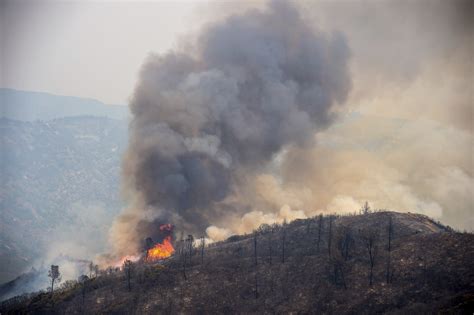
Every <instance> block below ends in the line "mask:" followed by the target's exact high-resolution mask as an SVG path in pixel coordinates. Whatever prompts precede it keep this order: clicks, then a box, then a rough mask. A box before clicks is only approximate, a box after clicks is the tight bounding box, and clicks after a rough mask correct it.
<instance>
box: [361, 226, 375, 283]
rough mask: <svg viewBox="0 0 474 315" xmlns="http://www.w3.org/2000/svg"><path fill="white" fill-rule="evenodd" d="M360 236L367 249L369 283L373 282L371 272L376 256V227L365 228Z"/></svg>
mask: <svg viewBox="0 0 474 315" xmlns="http://www.w3.org/2000/svg"><path fill="white" fill-rule="evenodd" d="M361 238H362V241H363V243H364V246H365V248H366V249H367V255H368V258H369V270H370V271H369V285H372V284H373V274H374V266H375V260H376V257H377V250H378V246H377V242H378V232H377V230H376V229H371V228H369V229H366V230H362V231H361Z"/></svg>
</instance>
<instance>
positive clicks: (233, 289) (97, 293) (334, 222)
mask: <svg viewBox="0 0 474 315" xmlns="http://www.w3.org/2000/svg"><path fill="white" fill-rule="evenodd" d="M183 245H186V244H184V243H183ZM188 245H189V244H188ZM176 247H177V252H176V254H175V255H174V256H173V257H172V258H171V259H169V260H168V261H165V262H163V263H162V264H155V265H146V264H143V263H136V264H133V265H132V269H131V274H130V289H129V288H128V283H127V273H126V272H124V271H115V272H108V273H105V272H104V273H103V274H102V275H101V276H99V277H97V278H94V279H90V280H88V281H86V282H85V283H83V284H81V283H69V284H68V285H67V286H66V287H65V288H63V289H61V290H58V291H57V292H55V293H54V296H53V297H51V296H50V294H48V293H39V294H35V295H31V296H24V297H18V298H16V299H11V300H8V301H6V302H4V303H3V304H2V305H1V307H0V309H1V310H2V313H7V314H8V313H18V312H24V313H38V312H41V313H68V314H70V313H71V314H74V313H80V312H83V311H86V312H88V313H136V314H143V313H145V314H146V313H149V314H156V313H160V314H175V313H187V314H201V313H202V314H213V313H244V314H247V313H253V314H257V313H258V314H260V313H318V314H348V313H355V314H358V313H363V314H364V313H366V314H372V313H392V314H406V313H415V312H420V313H432V312H444V311H446V312H450V313H466V312H468V313H472V310H473V306H474V235H473V234H468V233H457V232H455V231H453V230H451V229H450V228H448V227H445V226H443V225H442V224H440V223H438V222H435V221H433V220H431V219H429V218H428V217H426V216H422V215H417V214H410V213H404V214H403V213H396V212H387V211H380V212H376V213H369V214H365V215H356V216H324V217H315V218H312V219H307V220H297V221H293V222H291V223H290V224H286V225H283V226H277V225H275V226H262V227H261V228H260V229H259V230H258V231H256V233H254V234H252V235H242V236H232V237H230V238H229V239H228V240H227V241H224V242H219V243H215V244H211V245H210V246H207V247H205V248H204V250H202V248H200V247H199V246H198V247H195V248H194V249H193V250H192V251H191V255H189V253H190V251H189V250H187V249H186V248H188V247H186V246H181V243H180V242H177V244H176ZM371 261H372V264H371ZM371 266H373V268H372V277H371V276H370V274H371V272H370V270H371ZM371 278H372V280H370V279H371ZM370 282H372V284H371V283H370Z"/></svg>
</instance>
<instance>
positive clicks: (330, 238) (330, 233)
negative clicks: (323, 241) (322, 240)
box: [328, 216, 332, 257]
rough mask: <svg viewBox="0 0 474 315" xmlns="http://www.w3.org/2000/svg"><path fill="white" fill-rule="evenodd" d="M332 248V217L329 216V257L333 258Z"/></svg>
mask: <svg viewBox="0 0 474 315" xmlns="http://www.w3.org/2000/svg"><path fill="white" fill-rule="evenodd" d="M331 247H332V216H329V229H328V255H329V257H331Z"/></svg>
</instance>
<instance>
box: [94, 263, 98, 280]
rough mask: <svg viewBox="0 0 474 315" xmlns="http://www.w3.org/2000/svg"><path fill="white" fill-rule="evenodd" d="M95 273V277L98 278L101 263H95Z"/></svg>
mask: <svg viewBox="0 0 474 315" xmlns="http://www.w3.org/2000/svg"><path fill="white" fill-rule="evenodd" d="M94 273H95V277H96V278H97V276H99V265H94Z"/></svg>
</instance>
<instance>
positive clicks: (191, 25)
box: [0, 1, 205, 104]
mask: <svg viewBox="0 0 474 315" xmlns="http://www.w3.org/2000/svg"><path fill="white" fill-rule="evenodd" d="M198 5H201V6H203V5H205V3H204V1H154V2H136V1H129V2H120V1H115V2H112V1H95V2H89V1H87V2H78V1H74V2H71V1H63V2H59V1H54V2H53V1H1V10H0V12H1V13H0V21H1V25H0V29H1V45H0V46H1V84H0V86H1V87H8V88H14V89H21V90H32V91H41V92H49V93H53V94H59V95H72V96H80V97H88V98H95V99H98V100H100V101H103V102H105V103H111V104H126V103H127V99H128V97H129V96H130V95H131V93H132V91H133V87H134V84H135V82H136V79H137V72H138V70H139V67H140V65H141V64H142V62H143V60H144V59H145V57H146V56H147V54H148V53H149V52H157V53H161V52H165V51H166V50H168V49H170V48H172V47H173V46H174V45H176V43H177V42H178V39H179V36H181V35H184V34H187V33H190V32H194V31H195V28H196V26H197V24H199V22H198V21H200V20H202V19H200V18H199V14H198V13H199V11H198V10H197V6H198Z"/></svg>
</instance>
